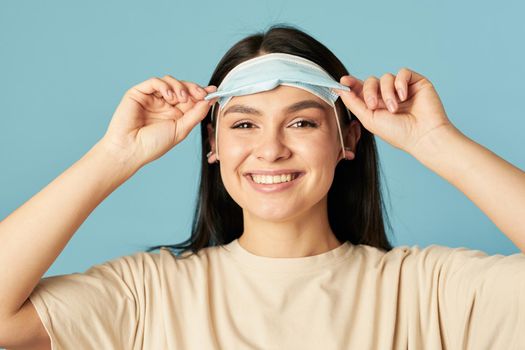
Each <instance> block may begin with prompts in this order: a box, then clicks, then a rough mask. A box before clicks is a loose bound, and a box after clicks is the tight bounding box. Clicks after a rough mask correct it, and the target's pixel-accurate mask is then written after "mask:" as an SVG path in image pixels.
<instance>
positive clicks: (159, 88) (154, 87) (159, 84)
mask: <svg viewBox="0 0 525 350" xmlns="http://www.w3.org/2000/svg"><path fill="white" fill-rule="evenodd" d="M170 88H171V87H170V85H169V84H168V83H166V82H165V81H164V80H162V79H160V78H157V77H154V78H150V79H148V80H145V81H143V82H141V83H139V84H137V85H135V86H133V87H132V88H131V89H134V90H136V91H139V92H141V93H143V94H146V95H154V96H157V97H158V94H155V92H160V94H161V95H162V97H163V98H164V99H166V101H167V100H169V99H170V93H169V92H168V91H169V90H170Z"/></svg>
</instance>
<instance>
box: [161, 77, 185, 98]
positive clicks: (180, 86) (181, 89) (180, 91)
mask: <svg viewBox="0 0 525 350" xmlns="http://www.w3.org/2000/svg"><path fill="white" fill-rule="evenodd" d="M162 79H163V80H165V81H166V82H167V83H168V84H170V85H171V86H172V88H173V91H175V95H176V101H175V102H176V103H179V102H187V101H188V94H189V93H188V88H187V86H186V85H185V84H184V83H183V82H182V81H180V80H177V79H175V78H174V77H172V76H171V75H165V76H164V77H163V78H162Z"/></svg>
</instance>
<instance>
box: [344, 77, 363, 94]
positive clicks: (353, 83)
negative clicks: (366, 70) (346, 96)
mask: <svg viewBox="0 0 525 350" xmlns="http://www.w3.org/2000/svg"><path fill="white" fill-rule="evenodd" d="M339 82H340V83H341V84H343V85H346V86H348V87H350V89H351V90H352V91H354V92H355V93H356V95H357V96H362V93H363V81H362V80H359V79H358V78H356V77H354V76H351V75H343V76H342V77H341V79H340V80H339Z"/></svg>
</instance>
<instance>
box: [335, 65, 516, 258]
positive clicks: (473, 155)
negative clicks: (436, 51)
mask: <svg viewBox="0 0 525 350" xmlns="http://www.w3.org/2000/svg"><path fill="white" fill-rule="evenodd" d="M340 80H341V83H342V84H345V85H348V86H350V88H351V90H352V91H350V92H348V91H345V90H338V89H335V92H337V93H338V94H339V96H341V98H342V100H343V102H344V103H345V105H346V107H347V108H349V109H350V110H351V111H352V112H353V113H354V114H355V115H356V116H357V118H358V119H359V120H360V121H361V123H362V125H363V126H364V127H365V128H366V129H368V130H369V131H370V132H372V133H373V134H375V135H377V136H379V137H381V138H382V139H383V140H385V141H386V142H388V143H390V144H391V145H393V146H394V147H396V148H399V149H401V150H404V151H406V152H407V153H409V154H411V155H412V156H414V157H415V158H416V159H418V160H419V161H420V162H421V163H423V164H424V165H425V166H427V167H428V168H429V169H431V170H432V171H434V172H436V173H437V174H438V175H440V176H441V177H443V178H445V179H446V180H447V181H449V182H450V183H451V184H452V185H454V186H456V187H457V188H458V189H459V190H460V191H462V192H463V193H464V194H465V195H466V196H467V197H468V198H469V199H471V200H472V201H473V202H474V204H476V205H477V206H478V207H479V208H480V209H481V210H482V211H483V212H484V213H485V214H486V215H487V216H488V217H489V218H490V219H491V220H492V221H493V222H494V224H496V226H498V228H499V229H500V230H501V231H502V232H503V233H504V234H505V235H507V236H508V237H509V239H510V240H511V241H512V242H514V244H516V246H517V247H518V248H519V249H520V250H521V251H522V252H525V217H524V213H525V173H524V172H523V171H522V170H520V169H518V168H516V167H515V166H513V165H512V164H510V163H508V162H506V161H505V160H503V159H501V158H500V157H498V156H497V155H495V154H494V153H492V152H491V151H489V150H488V149H486V148H484V147H482V146H481V145H479V144H477V143H476V142H474V141H472V140H471V139H469V138H468V137H466V136H465V135H463V134H462V133H461V132H460V131H459V130H458V129H457V128H455V127H454V126H453V125H452V123H451V122H450V120H449V119H448V117H447V115H446V112H445V109H444V107H443V104H442V103H441V99H440V98H439V96H438V94H437V92H436V90H435V88H434V86H433V85H432V83H431V82H430V81H429V80H428V79H427V78H425V77H424V76H422V75H420V74H419V73H417V72H414V71H412V70H410V69H407V68H402V69H400V71H399V72H398V74H397V75H396V76H394V75H393V74H391V73H386V74H384V75H383V76H382V77H381V78H380V79H378V78H376V77H374V76H370V77H369V78H368V79H366V81H365V82H363V81H361V80H359V79H357V78H355V77H352V76H350V75H346V76H343V77H341V79H340Z"/></svg>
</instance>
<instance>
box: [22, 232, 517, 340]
mask: <svg viewBox="0 0 525 350" xmlns="http://www.w3.org/2000/svg"><path fill="white" fill-rule="evenodd" d="M30 299H31V301H32V302H33V304H34V305H35V307H36V309H37V311H38V314H39V316H40V318H41V319H42V322H43V324H44V326H45V328H46V329H47V332H48V333H49V335H50V337H51V342H52V345H53V349H55V350H58V349H191V350H205V349H228V350H230V349H267V350H271V349H286V350H292V349H300V350H306V349H316V350H319V349H323V350H328V349H418V350H419V349H442V348H443V349H525V254H521V253H520V254H514V255H509V256H504V255H487V254H485V253H483V252H481V251H477V250H468V249H465V248H455V249H453V248H448V247H443V246H437V245H431V246H429V247H426V248H419V247H418V246H413V247H408V246H401V247H396V248H394V249H393V250H391V251H390V252H387V253H385V252H383V251H381V250H379V249H377V248H374V247H371V246H367V245H352V244H351V243H349V242H346V243H344V244H342V245H341V246H339V247H337V248H335V249H333V250H331V251H328V252H325V253H323V254H320V255H315V256H309V257H302V258H269V257H262V256H257V255H254V254H253V253H251V252H249V251H248V250H246V249H244V248H243V247H242V246H241V245H240V244H239V243H238V240H234V241H232V242H231V243H229V244H226V245H223V246H219V247H209V248H205V249H202V250H201V251H200V252H199V253H198V256H195V255H193V256H190V257H188V258H180V257H176V256H175V255H174V254H172V253H171V252H170V251H169V250H168V249H165V248H163V249H161V250H160V252H158V253H145V252H139V253H135V254H133V255H129V256H123V257H120V258H116V259H113V260H110V261H108V262H105V263H103V264H100V265H94V266H92V267H91V268H90V269H88V270H87V271H86V272H84V273H74V274H71V275H60V276H51V277H47V278H44V279H42V280H41V281H40V283H39V284H38V286H37V287H36V288H35V290H34V292H33V293H32V294H31V296H30Z"/></svg>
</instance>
